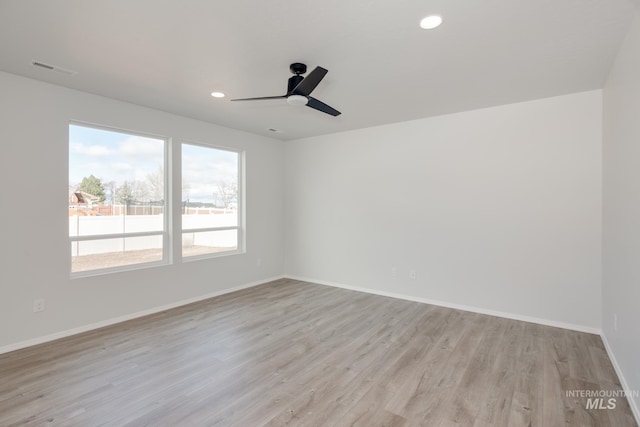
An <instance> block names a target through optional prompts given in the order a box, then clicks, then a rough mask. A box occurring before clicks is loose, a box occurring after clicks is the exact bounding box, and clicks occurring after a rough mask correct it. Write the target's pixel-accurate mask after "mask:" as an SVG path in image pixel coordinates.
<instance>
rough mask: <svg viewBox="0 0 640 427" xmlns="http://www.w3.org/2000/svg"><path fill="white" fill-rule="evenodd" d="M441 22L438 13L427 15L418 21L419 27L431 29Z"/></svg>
mask: <svg viewBox="0 0 640 427" xmlns="http://www.w3.org/2000/svg"><path fill="white" fill-rule="evenodd" d="M440 24H442V17H441V16H439V15H429V16H427V17H426V18H423V19H422V21H420V28H422V29H424V30H433V29H434V28H437V27H439V26H440Z"/></svg>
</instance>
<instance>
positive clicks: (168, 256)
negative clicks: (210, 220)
mask: <svg viewBox="0 0 640 427" xmlns="http://www.w3.org/2000/svg"><path fill="white" fill-rule="evenodd" d="M69 126H81V127H86V128H91V129H97V130H104V131H109V132H117V133H122V134H127V135H133V136H141V137H145V138H153V139H158V140H162V141H164V171H165V172H164V176H163V180H164V206H163V221H162V227H163V229H162V230H160V231H143V232H133V233H115V234H95V235H87V236H69V249H70V250H69V254H70V255H71V251H72V249H73V243H74V242H86V241H96V240H107V239H118V238H128V237H148V236H162V259H161V260H159V261H151V262H143V263H138V264H126V265H122V266H117V267H107V268H97V269H93V270H86V271H72V268H73V265H72V261H73V260H72V256H70V257H69V272H70V274H71V278H72V279H74V278H80V277H89V276H97V275H101V274H110V273H117V272H121V271H130V270H138V269H141V268H148V267H155V266H161V265H168V264H171V262H172V251H171V232H170V229H171V228H170V224H171V218H172V215H173V212H172V211H173V209H172V207H173V204H172V202H171V200H172V198H171V191H169V189H170V188H171V187H170V185H169V182H170V173H168V171H170V169H169V165H171V147H172V140H171V138H169V137H166V136H161V135H156V134H152V133H144V132H139V131H131V130H127V129H122V128H116V127H110V126H104V125H96V124H93V123H87V122H81V121H74V120H72V121H69V123H68V125H67V149H69V142H70V141H69ZM67 158H68V156H67ZM69 168H70V165H67V173H68V172H69ZM68 231H69V232H68V233H67V235H68V234H70V230H68Z"/></svg>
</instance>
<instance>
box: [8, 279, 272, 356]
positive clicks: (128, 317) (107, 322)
mask: <svg viewBox="0 0 640 427" xmlns="http://www.w3.org/2000/svg"><path fill="white" fill-rule="evenodd" d="M283 278H284V276H277V277H271V278H268V279H264V280H259V281H256V282H251V283H246V284H244V285H240V286H235V287H233V288H229V289H223V290H221V291H215V292H211V293H208V294H205V295H200V296H197V297H193V298H187V299H184V300H181V301H177V302H172V303H170V304H165V305H162V306H160V307H153V308H150V309H147V310H142V311H138V312H137V313H132V314H127V315H124V316H120V317H115V318H112V319H107V320H103V321H100V322H96V323H91V324H89V325H85V326H80V327H77V328H73V329H68V330H66V331H62V332H55V333H53V334H49V335H45V336H43V337H38V338H33V339H30V340H26V341H21V342H18V343H15V344H9V345H7V346H4V347H0V354H3V353H8V352H10V351H15V350H20V349H21V348H26V347H31V346H34V345H37V344H43V343H46V342H49V341H54V340H57V339H60V338H65V337H68V336H71V335H76V334H80V333H82V332H87V331H92V330H94V329H99V328H103V327H105V326H111V325H115V324H116V323H122V322H126V321H127V320H132V319H136V318H138V317H143V316H148V315H149V314H155V313H159V312H161V311H166V310H170V309H172V308H176V307H181V306H183V305H187V304H192V303H194V302H198V301H203V300H206V299H209V298H213V297H217V296H220V295H224V294H229V293H231V292H236V291H239V290H242V289H247V288H252V287H254V286H258V285H263V284H265V283H269V282H273V281H274V280H278V279H283Z"/></svg>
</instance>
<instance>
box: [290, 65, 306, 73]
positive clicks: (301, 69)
mask: <svg viewBox="0 0 640 427" xmlns="http://www.w3.org/2000/svg"><path fill="white" fill-rule="evenodd" d="M289 69H290V70H291V72H292V73H293V74H304V73H306V72H307V66H306V64H303V63H301V62H294V63H293V64H291V65H289Z"/></svg>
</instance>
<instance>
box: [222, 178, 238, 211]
mask: <svg viewBox="0 0 640 427" xmlns="http://www.w3.org/2000/svg"><path fill="white" fill-rule="evenodd" d="M218 201H219V202H221V203H222V206H223V207H224V208H225V209H226V208H228V207H229V206H230V205H231V203H232V202H237V201H238V183H237V182H235V181H225V180H222V181H219V182H218Z"/></svg>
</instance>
